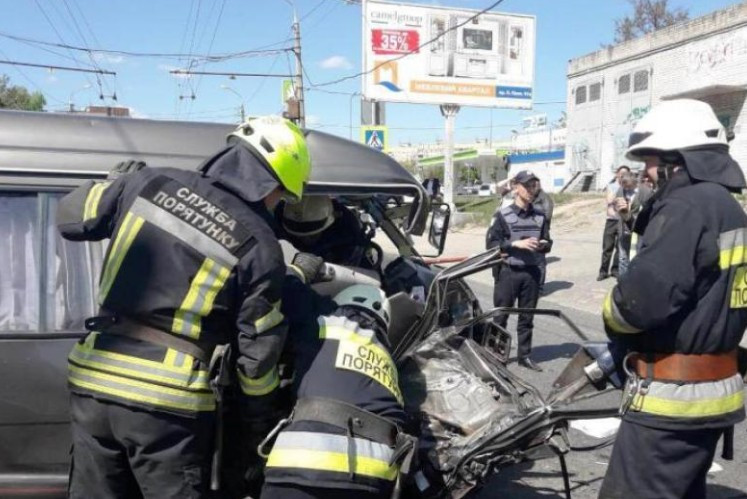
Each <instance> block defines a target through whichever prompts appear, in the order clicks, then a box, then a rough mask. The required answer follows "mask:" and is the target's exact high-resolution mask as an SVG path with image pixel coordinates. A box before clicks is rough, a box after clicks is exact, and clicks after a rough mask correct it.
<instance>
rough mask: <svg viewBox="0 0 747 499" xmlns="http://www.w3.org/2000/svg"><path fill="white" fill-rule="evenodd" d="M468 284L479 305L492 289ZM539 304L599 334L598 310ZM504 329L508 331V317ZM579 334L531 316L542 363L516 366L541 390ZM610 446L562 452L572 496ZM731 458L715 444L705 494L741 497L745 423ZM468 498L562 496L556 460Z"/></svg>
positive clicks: (595, 483)
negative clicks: (539, 370) (716, 468)
mask: <svg viewBox="0 0 747 499" xmlns="http://www.w3.org/2000/svg"><path fill="white" fill-rule="evenodd" d="M470 283H471V285H472V286H473V289H475V291H476V292H477V293H478V296H479V298H480V300H481V302H482V303H483V304H484V306H486V307H487V306H489V305H490V303H491V296H492V294H491V293H492V290H491V289H490V288H489V287H488V286H486V285H485V284H484V279H479V278H477V279H473V280H472V281H471V282H470ZM540 306H541V307H547V308H558V309H560V310H561V311H563V312H564V313H565V314H566V315H568V316H569V317H570V318H571V319H572V320H573V321H574V322H575V323H576V324H577V325H578V326H579V327H580V328H581V329H582V330H583V331H585V332H586V333H587V334H588V335H589V337H590V338H591V339H599V340H601V339H604V333H603V331H602V329H601V327H602V325H601V320H600V319H599V317H598V315H596V314H590V313H587V312H583V311H579V310H577V309H571V308H568V307H562V306H558V305H557V304H556V303H553V302H552V294H550V295H549V296H547V297H546V298H543V299H542V300H541V301H540ZM509 327H510V330H512V331H514V330H515V329H513V326H512V322H509ZM578 342H579V339H578V338H577V337H576V336H575V335H574V333H573V332H572V331H571V330H570V328H568V327H567V326H565V325H564V324H562V323H561V322H560V321H559V320H557V319H554V318H548V317H538V318H537V319H536V320H535V331H534V341H533V343H534V350H533V355H534V358H535V359H536V360H537V361H539V362H540V364H541V365H542V367H543V368H544V370H545V371H544V372H543V373H535V372H533V371H528V370H526V369H522V368H519V367H518V366H516V364H512V365H513V366H516V367H515V369H518V370H519V372H521V373H522V374H523V375H524V377H525V379H527V380H530V381H531V382H532V383H534V384H535V386H537V387H539V388H540V389H541V391H542V392H543V393H547V391H549V388H550V386H551V384H552V382H553V380H555V378H556V377H557V376H558V375H559V374H560V371H561V370H562V369H563V368H564V367H565V365H566V364H567V362H568V359H569V358H570V357H571V356H572V355H573V354H574V353H575V352H576V350H577V347H578ZM571 439H572V441H575V442H577V443H583V444H589V443H591V442H593V440H590V439H589V438H588V437H587V436H585V435H584V434H582V433H580V432H577V431H575V430H572V431H571ZM611 450H612V448H611V447H608V448H604V449H600V450H597V451H591V452H584V453H581V452H578V453H574V452H571V453H570V454H569V455H568V456H567V463H568V470H569V473H570V481H571V489H572V497H573V498H574V499H591V498H596V497H597V494H598V492H599V487H600V485H601V481H602V478H603V477H604V474H605V471H606V469H607V462H608V460H609V456H610V451H611ZM734 451H735V459H734V461H731V462H729V461H724V460H723V459H721V458H720V447H719V451H718V453H717V458H716V463H717V464H718V465H719V466H720V467H722V468H723V470H722V471H719V472H716V473H712V474H711V475H710V476H709V488H708V493H709V495H708V497H709V499H736V498H747V424H745V423H742V424H740V425H739V426H738V427H737V428H736V432H735V442H734ZM470 497H471V498H472V499H493V498H499V497H500V498H503V497H510V498H512V499H513V498H516V499H537V498H548V497H549V498H552V497H565V496H564V491H563V479H562V475H561V471H560V464H559V462H558V460H557V459H547V460H542V461H536V462H528V463H521V464H518V465H515V466H513V467H511V468H508V469H506V470H504V471H503V472H501V473H499V474H498V475H496V476H495V477H494V478H493V479H492V480H491V481H490V482H489V483H488V485H486V487H485V488H484V489H482V490H481V491H478V492H477V493H474V494H471V495H470Z"/></svg>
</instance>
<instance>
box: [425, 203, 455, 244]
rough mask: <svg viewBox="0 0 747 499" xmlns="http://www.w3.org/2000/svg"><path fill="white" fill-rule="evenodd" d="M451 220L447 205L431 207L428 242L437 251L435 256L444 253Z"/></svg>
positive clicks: (449, 209)
mask: <svg viewBox="0 0 747 499" xmlns="http://www.w3.org/2000/svg"><path fill="white" fill-rule="evenodd" d="M450 218H451V208H450V207H449V205H448V204H446V203H442V204H436V205H433V211H432V213H431V228H430V230H429V231H428V242H429V243H430V245H431V246H433V247H434V248H436V250H438V254H437V255H436V256H439V255H441V253H443V252H444V246H445V245H446V233H447V232H448V231H449V219H450Z"/></svg>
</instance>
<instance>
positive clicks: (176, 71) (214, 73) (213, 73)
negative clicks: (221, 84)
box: [169, 69, 295, 78]
mask: <svg viewBox="0 0 747 499" xmlns="http://www.w3.org/2000/svg"><path fill="white" fill-rule="evenodd" d="M169 73H171V74H175V75H208V76H228V77H229V78H231V77H234V76H259V77H262V78H293V77H294V76H295V75H292V74H277V73H276V74H271V73H222V72H220V71H190V70H188V69H172V70H171V71H169Z"/></svg>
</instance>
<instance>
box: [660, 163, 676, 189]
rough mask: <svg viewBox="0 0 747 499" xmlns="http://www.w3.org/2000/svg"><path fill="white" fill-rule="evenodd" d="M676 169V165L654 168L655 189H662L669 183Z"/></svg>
mask: <svg viewBox="0 0 747 499" xmlns="http://www.w3.org/2000/svg"><path fill="white" fill-rule="evenodd" d="M676 168H677V166H676V165H666V164H664V165H659V166H657V167H656V188H657V189H663V188H664V187H665V186H666V185H667V183H668V182H669V179H671V178H672V175H673V174H674V171H675V169H676Z"/></svg>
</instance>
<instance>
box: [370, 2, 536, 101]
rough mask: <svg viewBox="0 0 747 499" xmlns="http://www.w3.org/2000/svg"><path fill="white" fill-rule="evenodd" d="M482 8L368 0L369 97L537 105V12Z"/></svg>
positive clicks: (377, 98)
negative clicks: (480, 11)
mask: <svg viewBox="0 0 747 499" xmlns="http://www.w3.org/2000/svg"><path fill="white" fill-rule="evenodd" d="M477 12H478V11H472V10H464V9H450V8H443V7H430V6H422V5H408V4H398V3H390V2H383V1H380V0H368V1H366V2H364V15H365V18H364V22H363V71H364V73H365V74H364V75H363V95H364V97H365V98H366V99H372V100H378V101H389V102H411V103H423V104H458V105H462V106H484V107H505V108H516V109H530V108H531V107H532V91H533V86H534V52H535V27H536V22H535V18H534V16H527V15H520V14H504V13H498V12H487V13H485V14H481V15H480V16H478V17H476V18H475V19H471V18H472V17H473V16H474V15H475V14H476V13H477Z"/></svg>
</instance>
